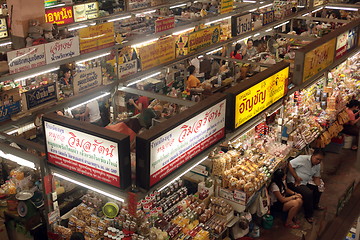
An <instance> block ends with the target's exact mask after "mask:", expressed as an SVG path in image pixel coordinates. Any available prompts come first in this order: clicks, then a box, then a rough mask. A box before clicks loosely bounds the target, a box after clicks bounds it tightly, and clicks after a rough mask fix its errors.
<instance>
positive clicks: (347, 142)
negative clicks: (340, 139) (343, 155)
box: [343, 134, 354, 149]
mask: <svg viewBox="0 0 360 240" xmlns="http://www.w3.org/2000/svg"><path fill="white" fill-rule="evenodd" d="M353 139H354V137H353V136H350V135H346V134H344V146H343V148H344V149H350V148H351V146H352V142H353Z"/></svg>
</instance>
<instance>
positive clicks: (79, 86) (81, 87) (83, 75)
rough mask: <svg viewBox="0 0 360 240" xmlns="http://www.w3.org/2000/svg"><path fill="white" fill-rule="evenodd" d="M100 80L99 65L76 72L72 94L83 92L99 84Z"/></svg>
mask: <svg viewBox="0 0 360 240" xmlns="http://www.w3.org/2000/svg"><path fill="white" fill-rule="evenodd" d="M101 82H102V74H101V67H96V68H92V69H88V70H85V71H83V72H77V73H76V74H75V76H74V94H75V95H76V94H79V93H82V92H85V91H87V90H89V89H92V88H94V87H97V86H100V85H101Z"/></svg>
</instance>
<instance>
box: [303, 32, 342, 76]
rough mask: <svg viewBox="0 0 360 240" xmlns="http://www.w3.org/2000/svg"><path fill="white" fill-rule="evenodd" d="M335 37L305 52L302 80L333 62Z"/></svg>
mask: <svg viewBox="0 0 360 240" xmlns="http://www.w3.org/2000/svg"><path fill="white" fill-rule="evenodd" d="M335 44H336V38H334V39H332V40H330V41H328V42H326V43H324V44H322V45H320V46H319V47H317V48H315V49H313V50H311V51H309V52H307V53H306V54H305V59H304V71H303V82H306V81H307V80H309V79H310V78H311V77H312V76H314V75H316V74H317V73H319V72H320V71H322V70H324V69H325V68H326V67H328V66H329V65H330V64H332V63H333V62H334V55H335Z"/></svg>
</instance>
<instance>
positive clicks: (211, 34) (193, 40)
mask: <svg viewBox="0 0 360 240" xmlns="http://www.w3.org/2000/svg"><path fill="white" fill-rule="evenodd" d="M188 41H189V53H192V52H195V51H197V50H199V49H201V48H204V47H209V46H211V45H212V44H215V43H218V42H219V41H220V26H219V25H217V26H214V27H209V28H205V29H202V30H200V31H196V32H193V33H190V34H189V40H188Z"/></svg>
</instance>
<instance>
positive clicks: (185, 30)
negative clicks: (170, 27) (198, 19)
mask: <svg viewBox="0 0 360 240" xmlns="http://www.w3.org/2000/svg"><path fill="white" fill-rule="evenodd" d="M191 30H194V28H193V27H192V28H187V29H184V30H181V31H178V32H174V33H173V34H172V35H180V34H182V33H184V32H187V31H191Z"/></svg>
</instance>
